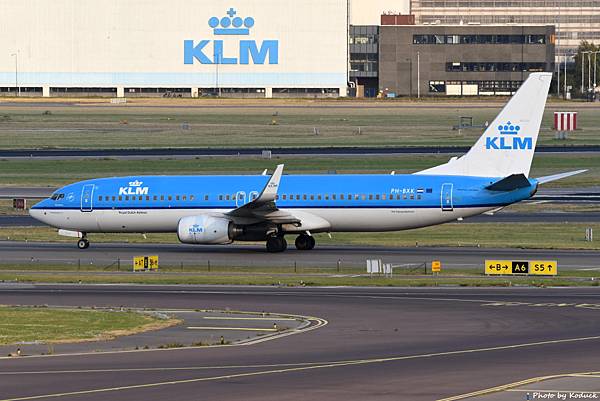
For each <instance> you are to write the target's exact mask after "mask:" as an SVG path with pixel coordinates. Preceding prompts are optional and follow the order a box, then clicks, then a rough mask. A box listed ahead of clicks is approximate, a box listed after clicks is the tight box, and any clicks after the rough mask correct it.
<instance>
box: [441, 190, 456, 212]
mask: <svg viewBox="0 0 600 401" xmlns="http://www.w3.org/2000/svg"><path fill="white" fill-rule="evenodd" d="M453 186H454V184H442V211H443V212H451V211H453V210H454V204H453V203H452V188H453Z"/></svg>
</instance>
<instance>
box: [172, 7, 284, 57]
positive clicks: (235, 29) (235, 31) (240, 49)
mask: <svg viewBox="0 0 600 401" xmlns="http://www.w3.org/2000/svg"><path fill="white" fill-rule="evenodd" d="M254 23H255V21H254V18H252V17H246V18H242V17H240V16H237V11H236V10H235V9H234V8H230V9H229V10H228V11H227V16H225V17H223V18H220V19H219V18H218V17H211V18H210V19H209V20H208V25H209V26H210V27H211V28H212V29H213V34H214V35H215V36H230V37H231V36H248V35H250V29H252V27H253V26H254ZM211 44H212V46H211ZM234 45H237V49H236V48H235V47H234ZM211 47H212V52H211V51H210V50H211V49H210V48H211ZM231 47H234V48H233V49H231ZM227 48H228V51H227V52H226V51H225V41H224V40H220V39H217V40H207V39H205V40H200V41H199V42H197V43H196V42H194V41H193V40H184V41H183V49H184V53H183V59H184V64H194V61H195V60H197V61H199V62H200V64H259V65H262V64H265V63H267V62H268V63H269V64H279V41H278V40H263V41H262V42H260V43H259V42H257V41H256V40H239V41H237V42H236V41H234V40H228V41H227ZM232 56H235V57H232Z"/></svg>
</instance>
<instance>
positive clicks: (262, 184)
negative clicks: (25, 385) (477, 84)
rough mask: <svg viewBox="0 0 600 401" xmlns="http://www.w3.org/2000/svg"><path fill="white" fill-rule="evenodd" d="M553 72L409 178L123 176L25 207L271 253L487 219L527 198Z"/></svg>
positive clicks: (45, 218) (88, 224)
mask: <svg viewBox="0 0 600 401" xmlns="http://www.w3.org/2000/svg"><path fill="white" fill-rule="evenodd" d="M551 80H552V74H551V73H532V74H531V75H530V76H529V77H528V78H527V80H526V81H525V82H524V83H523V84H522V85H521V87H520V88H519V90H518V91H517V92H516V93H515V95H514V96H513V97H512V98H511V99H510V100H509V101H508V103H507V104H506V105H505V107H504V108H503V109H502V110H501V111H500V113H499V114H498V116H497V117H496V118H495V120H494V121H493V123H492V124H490V125H489V126H488V127H487V128H486V130H485V131H484V133H483V135H482V136H481V137H480V138H479V140H478V141H477V142H476V143H475V145H474V146H473V147H472V148H471V149H470V150H469V151H468V152H467V153H466V154H464V155H463V156H461V157H453V158H452V159H451V160H450V161H448V162H447V163H445V164H442V165H440V166H437V167H433V168H429V169H427V170H424V171H419V172H416V173H414V174H405V175H400V174H395V173H392V174H385V175H383V174H378V175H373V174H370V175H366V174H363V175H357V174H354V175H284V174H283V169H284V165H283V164H280V165H278V166H277V168H276V169H275V171H274V172H273V174H272V175H270V176H268V175H267V174H266V171H265V172H264V173H263V174H261V175H237V176H130V177H113V178H99V179H92V180H87V181H81V182H77V183H74V184H70V185H67V186H65V187H63V188H60V189H58V190H57V191H56V192H54V193H53V194H52V196H51V197H50V198H48V199H45V200H43V201H41V202H39V203H37V204H36V205H34V206H33V207H32V208H31V209H30V214H31V216H32V217H34V218H35V219H37V220H39V221H41V222H43V223H45V224H47V225H50V226H53V227H55V228H58V229H59V231H58V233H59V234H60V235H65V236H70V237H74V238H78V242H77V246H78V248H80V249H86V248H88V247H89V240H88V238H87V235H88V234H89V233H155V232H166V233H177V236H178V238H179V241H181V242H182V243H185V244H212V245H214V244H230V243H233V242H234V241H265V242H266V249H267V251H269V252H283V251H285V250H286V248H287V241H286V239H285V236H292V235H293V236H295V237H296V239H295V246H296V248H297V249H298V250H301V251H307V250H311V249H313V248H314V247H315V239H314V237H313V234H315V233H332V232H384V231H400V230H408V229H414V228H419V227H426V226H432V225H437V224H442V223H447V222H451V221H456V220H461V219H463V218H466V217H470V216H475V215H479V214H482V213H489V212H493V211H496V210H499V209H501V208H504V207H506V206H508V205H511V204H513V203H517V202H520V201H522V200H526V199H529V198H531V197H532V196H533V195H534V194H535V193H536V191H537V189H538V185H539V184H545V183H548V182H551V181H555V180H558V179H561V178H566V177H569V176H572V175H575V174H579V173H582V172H584V171H585V170H578V171H572V172H568V173H562V174H556V175H552V176H547V177H540V178H529V172H530V168H531V163H532V160H533V155H534V153H535V146H536V143H537V138H538V133H539V130H540V126H541V122H542V115H543V112H544V107H545V104H546V98H547V96H548V91H549V87H550V82H551Z"/></svg>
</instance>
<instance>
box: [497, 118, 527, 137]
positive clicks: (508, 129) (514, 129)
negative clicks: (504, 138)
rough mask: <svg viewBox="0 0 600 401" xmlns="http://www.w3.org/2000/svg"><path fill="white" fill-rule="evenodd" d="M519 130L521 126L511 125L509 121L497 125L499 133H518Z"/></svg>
mask: <svg viewBox="0 0 600 401" xmlns="http://www.w3.org/2000/svg"><path fill="white" fill-rule="evenodd" d="M520 130H521V126H519V125H513V124H512V123H511V122H510V121H509V122H507V123H506V124H504V125H499V126H498V131H500V135H518V134H519V131H520Z"/></svg>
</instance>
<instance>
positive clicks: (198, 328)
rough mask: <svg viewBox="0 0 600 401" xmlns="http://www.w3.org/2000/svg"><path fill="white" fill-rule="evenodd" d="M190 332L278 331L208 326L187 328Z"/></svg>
mask: <svg viewBox="0 0 600 401" xmlns="http://www.w3.org/2000/svg"><path fill="white" fill-rule="evenodd" d="M186 328H187V329H188V330H233V331H277V329H266V328H265V329H262V328H259V327H215V326H206V327H196V326H190V327H186Z"/></svg>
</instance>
